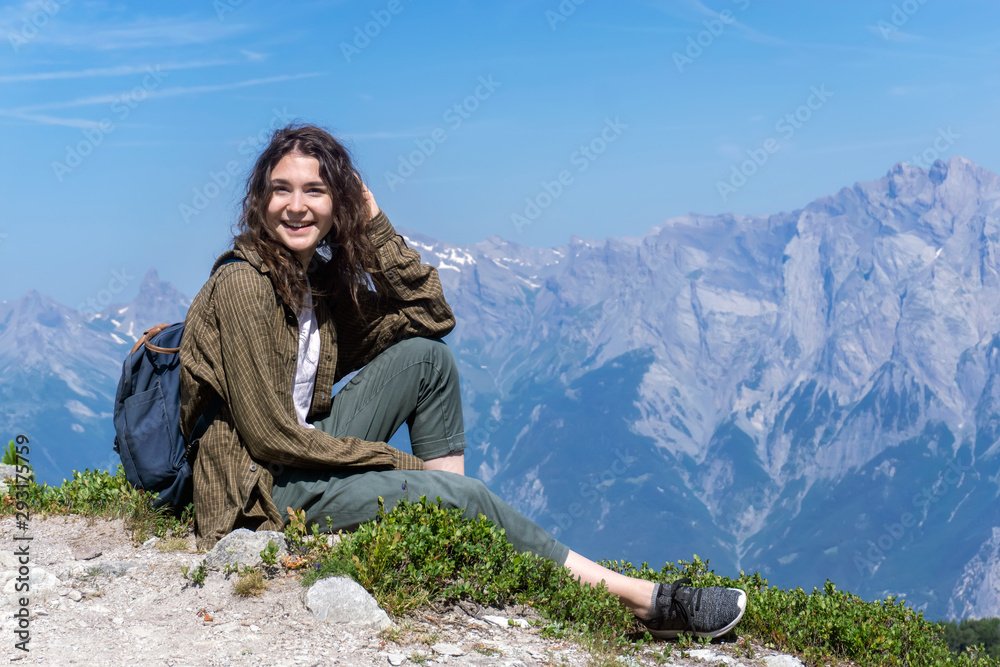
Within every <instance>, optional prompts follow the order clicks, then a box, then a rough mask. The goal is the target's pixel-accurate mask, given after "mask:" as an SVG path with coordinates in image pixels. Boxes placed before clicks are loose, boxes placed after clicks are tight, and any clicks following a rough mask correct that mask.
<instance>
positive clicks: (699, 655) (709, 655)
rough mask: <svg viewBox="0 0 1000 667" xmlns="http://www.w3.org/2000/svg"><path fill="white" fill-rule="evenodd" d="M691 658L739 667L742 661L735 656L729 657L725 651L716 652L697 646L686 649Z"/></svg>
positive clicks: (713, 663)
mask: <svg viewBox="0 0 1000 667" xmlns="http://www.w3.org/2000/svg"><path fill="white" fill-rule="evenodd" d="M688 654H689V655H690V656H691V657H692V658H696V659H698V660H704V661H705V662H707V663H710V664H712V665H728V666H729V667H740V666H741V665H742V664H743V663H741V662H740V661H739V660H736V659H735V658H731V657H729V656H728V655H726V654H725V653H718V652H716V651H713V650H712V649H708V648H697V649H693V650H690V651H688Z"/></svg>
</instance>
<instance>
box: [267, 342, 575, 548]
mask: <svg viewBox="0 0 1000 667" xmlns="http://www.w3.org/2000/svg"><path fill="white" fill-rule="evenodd" d="M404 422H405V423H406V424H407V425H408V427H409V429H410V442H411V446H412V448H413V454H414V456H417V457H418V458H421V459H423V460H425V461H426V460H429V459H433V458H437V457H440V456H444V455H446V454H449V453H451V452H459V451H463V450H464V449H465V434H464V431H463V423H462V401H461V396H460V394H459V386H458V368H457V367H456V365H455V359H454V357H453V356H452V354H451V350H449V349H448V346H447V345H445V344H444V343H442V342H441V341H438V340H430V339H427V338H410V339H407V340H403V341H400V342H399V343H396V344H395V345H393V346H392V347H390V348H389V349H387V350H386V351H385V352H383V353H382V354H380V355H379V356H377V357H376V358H375V359H373V360H372V361H371V363H369V364H368V365H367V366H365V367H364V368H363V369H362V370H361V372H360V373H358V374H357V375H356V376H355V377H354V378H353V379H351V381H350V382H349V383H348V384H347V385H346V386H344V387H343V388H342V389H341V390H340V391H339V392H338V393H337V394H336V395H335V396H334V399H333V407H332V408H331V411H330V415H329V416H328V417H326V418H325V419H322V420H319V421H317V422H315V423H314V424H313V426H315V427H316V428H318V429H320V430H322V431H325V432H326V433H329V434H330V435H332V436H333V437H335V438H343V437H348V436H354V437H356V438H361V439H362V440H369V441H375V442H386V441H388V440H389V438H391V437H392V434H393V433H395V432H396V430H397V429H398V428H399V427H400V426H401V425H402V424H403V423H404ZM380 496H381V497H382V499H383V500H384V501H385V506H386V509H387V510H388V509H391V508H392V507H395V505H396V503H398V502H399V501H400V500H401V499H403V498H409V499H411V500H417V499H418V498H420V496H427V498H428V499H430V500H434V499H436V498H438V497H440V498H441V505H442V506H443V507H448V508H462V509H464V510H465V516H467V517H469V518H475V517H477V516H479V515H480V514H482V515H483V516H485V517H486V518H488V519H489V520H491V521H492V522H493V523H495V524H497V525H498V526H500V527H501V528H503V529H504V530H505V531H506V533H507V539H509V540H510V541H511V544H513V545H514V547H515V548H517V549H518V550H519V551H530V552H532V553H534V554H536V555H539V556H543V557H545V558H549V559H551V560H553V561H555V562H556V563H557V564H559V565H562V564H563V563H564V562H565V561H566V556H567V554H568V553H569V548H568V547H566V546H565V545H563V544H561V543H559V542H557V541H556V540H555V538H553V537H552V536H551V535H550V534H549V533H548V532H546V531H545V530H544V529H542V528H541V527H539V526H538V525H536V524H535V523H533V522H532V521H530V520H529V519H527V518H526V517H524V516H523V515H521V514H520V513H519V512H517V511H516V510H515V509H514V508H512V507H511V506H510V505H508V504H507V503H505V502H504V501H503V500H501V499H500V498H499V497H498V496H497V495H496V494H494V493H493V492H492V491H490V490H489V489H488V488H486V485H485V484H483V483H482V482H481V481H479V480H478V479H475V478H472V477H464V476H462V475H456V474H454V473H450V472H441V471H436V470H387V471H371V470H369V471H362V472H331V471H329V470H327V471H323V470H309V469H303V468H286V469H284V470H283V471H282V472H281V473H279V474H278V475H277V476H276V477H275V480H274V502H275V504H276V505H277V506H278V509H279V510H280V511H281V513H282V516H283V517H284V518H285V520H286V521H287V520H288V516H287V514H286V508H288V507H292V508H295V509H304V510H305V511H306V520H307V521H309V522H316V523H318V524H319V525H320V526H321V527H326V525H327V521H326V518H327V517H330V519H331V520H332V522H333V523H332V528H333V530H334V531H336V530H351V529H353V528H355V527H357V526H358V525H359V524H361V523H362V522H364V521H368V520H370V519H373V518H375V515H376V512H377V511H378V498H379V497H380Z"/></svg>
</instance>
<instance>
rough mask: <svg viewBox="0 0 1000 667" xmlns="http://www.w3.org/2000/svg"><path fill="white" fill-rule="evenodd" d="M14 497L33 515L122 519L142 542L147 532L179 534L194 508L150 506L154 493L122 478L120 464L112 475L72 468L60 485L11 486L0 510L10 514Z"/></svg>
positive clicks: (187, 530)
mask: <svg viewBox="0 0 1000 667" xmlns="http://www.w3.org/2000/svg"><path fill="white" fill-rule="evenodd" d="M14 498H16V499H17V500H21V501H24V502H25V504H26V505H27V506H28V511H29V512H30V514H31V515H32V516H36V515H39V514H41V515H45V514H81V515H84V516H95V517H102V518H106V519H124V520H125V525H126V527H127V528H128V530H129V532H130V534H131V536H132V539H133V540H135V541H137V542H144V541H145V540H146V539H147V538H148V537H149V536H150V535H155V536H157V537H160V538H165V537H168V536H171V535H172V536H175V537H181V536H184V535H187V534H188V533H190V532H191V530H192V528H193V527H194V508H193V506H191V505H188V506H187V507H186V508H185V509H184V511H183V512H182V513H181V515H180V517H175V516H173V515H172V514H171V513H170V512H169V511H168V510H165V509H159V510H156V509H153V506H152V501H153V496H152V495H151V494H149V493H147V492H145V491H138V490H136V489H134V488H133V487H132V485H131V484H129V483H128V480H127V479H125V471H124V469H123V468H122V467H121V466H120V465H119V466H118V469H117V471H116V472H115V474H114V475H111V474H110V473H108V472H107V471H105V470H93V471H92V470H90V469H89V468H88V469H86V470H84V471H83V472H79V471H77V470H74V471H73V477H72V479H64V480H63V483H62V484H61V485H59V486H49V485H48V484H47V483H44V482H43V483H42V484H37V483H36V482H35V481H34V480H31V481H29V482H28V484H26V485H24V486H16V487H11V488H9V489H8V490H7V496H6V498H5V499H4V501H3V502H2V503H0V514H7V515H12V514H14V512H15V509H16V505H15V502H14Z"/></svg>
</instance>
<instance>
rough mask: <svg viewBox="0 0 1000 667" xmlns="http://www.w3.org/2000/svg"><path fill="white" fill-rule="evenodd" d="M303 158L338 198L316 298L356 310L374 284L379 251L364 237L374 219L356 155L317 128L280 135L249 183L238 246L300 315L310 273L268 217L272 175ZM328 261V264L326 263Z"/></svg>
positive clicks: (314, 278) (322, 250)
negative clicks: (260, 264)
mask: <svg viewBox="0 0 1000 667" xmlns="http://www.w3.org/2000/svg"><path fill="white" fill-rule="evenodd" d="M289 153H299V154H301V155H308V156H309V157H313V158H316V160H318V161H319V173H320V177H321V178H322V179H323V182H324V183H326V185H327V187H329V188H330V194H331V196H332V197H333V227H332V228H331V229H330V232H329V233H328V234H327V235H326V236H324V237H323V239H322V240H321V241H320V243H319V247H318V248H317V250H318V251H319V252H317V255H316V256H315V257H314V261H316V260H318V261H319V262H320V264H321V265H320V267H319V268H317V269H316V270H315V272H314V273H312V274H311V275H310V278H311V284H312V292H313V294H316V295H317V296H318V295H327V296H333V297H334V298H348V299H350V300H351V301H352V302H353V303H354V305H355V307H359V306H358V303H359V301H358V295H359V294H360V292H361V290H363V289H365V288H366V287H367V285H368V281H369V273H370V270H371V269H370V268H369V267H372V266H373V264H374V262H373V258H374V252H375V249H374V246H373V245H372V242H371V240H370V239H369V238H368V234H367V233H366V232H365V228H366V227H367V225H368V220H369V217H370V214H369V211H368V203H367V202H366V200H365V195H364V185H363V183H362V180H361V176H360V175H359V174H358V171H357V169H356V168H355V167H354V165H353V163H352V162H351V155H350V153H349V152H348V150H347V149H346V148H345V147H344V146H343V144H341V143H340V142H339V141H337V140H336V139H334V138H333V136H332V135H331V134H330V133H329V132H327V131H326V130H324V129H322V128H319V127H316V126H313V125H289V126H287V127H283V128H281V129H279V130H275V132H274V134H272V135H271V141H270V143H269V144H268V145H267V148H265V149H264V151H263V152H262V153H261V154H260V156H259V157H258V158H257V162H256V163H255V164H254V167H253V171H251V172H250V176H249V177H247V186H246V188H247V189H246V195H245V196H244V197H243V206H242V210H241V212H240V216H239V220H238V221H237V227H238V229H239V232H240V233H239V235H238V236H237V237H236V238H235V240H234V245H236V246H242V247H246V248H251V249H253V250H254V251H256V252H257V254H259V255H260V256H261V258H262V259H263V260H264V263H265V264H266V265H267V266H268V268H269V269H270V271H271V282H272V283H273V284H274V288H275V290H276V291H277V292H278V296H280V297H281V299H282V300H283V301H284V302H285V303H287V304H289V305H290V306H291V307H292V308H293V309H295V311H296V312H301V310H302V308H303V307H304V305H305V300H306V290H307V286H308V285H309V284H310V283H309V282H307V281H306V272H305V270H303V268H302V266H301V264H300V263H299V261H298V260H297V259H296V257H295V255H294V254H292V251H291V250H289V249H288V248H287V247H285V245H284V244H283V243H281V242H280V241H279V240H278V239H276V238H275V237H274V236H273V235H272V234H271V231H270V230H269V229H268V226H267V221H266V215H267V206H268V204H269V203H270V201H271V192H272V186H271V172H272V170H273V169H274V167H275V166H276V165H277V164H278V162H279V161H280V160H281V158H283V157H285V156H286V155H288V154H289ZM324 260H325V261H324Z"/></svg>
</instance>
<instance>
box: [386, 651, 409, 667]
mask: <svg viewBox="0 0 1000 667" xmlns="http://www.w3.org/2000/svg"><path fill="white" fill-rule="evenodd" d="M404 662H406V656H405V655H403V654H402V653H390V654H389V664H390V665H392V667H399V666H400V665H402V664H403V663H404Z"/></svg>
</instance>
